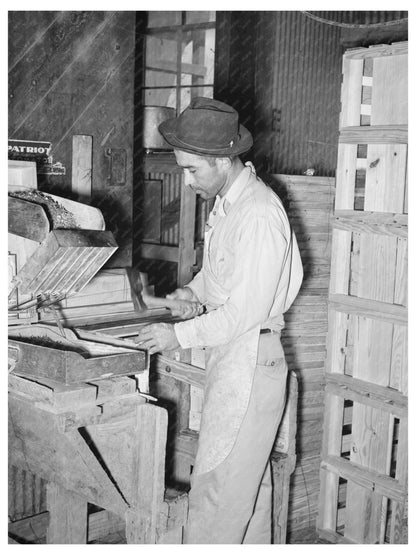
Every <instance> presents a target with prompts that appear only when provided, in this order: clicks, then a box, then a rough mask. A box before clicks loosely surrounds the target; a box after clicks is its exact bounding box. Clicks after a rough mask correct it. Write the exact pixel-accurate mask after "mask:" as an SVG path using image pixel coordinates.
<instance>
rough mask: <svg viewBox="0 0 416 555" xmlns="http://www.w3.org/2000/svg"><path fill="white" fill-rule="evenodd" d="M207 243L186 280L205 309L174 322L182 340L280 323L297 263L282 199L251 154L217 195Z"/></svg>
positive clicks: (298, 277) (222, 337)
mask: <svg viewBox="0 0 416 555" xmlns="http://www.w3.org/2000/svg"><path fill="white" fill-rule="evenodd" d="M204 249H205V254H204V263H203V267H202V269H201V271H200V272H199V273H198V274H197V275H196V276H195V278H194V279H193V280H192V281H191V282H190V283H189V284H188V285H187V287H190V288H191V289H192V290H193V292H194V294H195V295H196V297H197V298H198V299H199V301H200V302H201V303H204V304H205V305H206V309H207V313H206V314H203V315H201V316H199V317H196V318H194V319H192V320H188V321H186V322H180V323H177V324H175V332H176V335H177V338H178V341H179V343H180V345H181V347H183V348H189V347H215V346H218V345H225V344H227V343H230V342H232V341H233V340H234V339H235V338H237V337H239V336H241V335H242V334H244V333H245V332H247V331H249V330H251V329H253V328H255V327H256V326H258V325H260V327H262V328H271V329H276V330H280V329H281V328H282V327H283V323H284V322H283V313H284V312H285V311H286V310H287V309H288V308H289V307H290V305H291V304H292V302H293V300H294V298H295V297H296V295H297V293H298V290H299V288H300V284H301V282H302V277H303V270H302V264H301V259H300V254H299V249H298V246H297V242H296V238H295V236H294V234H293V233H292V231H291V229H290V225H289V222H288V218H287V215H286V212H285V210H284V208H283V206H282V203H281V201H280V199H279V198H278V196H277V195H276V194H275V193H274V192H273V190H272V189H271V188H270V187H267V186H266V185H265V184H264V183H263V181H262V180H260V179H259V178H258V177H257V176H256V173H255V170H254V167H253V165H252V164H251V162H248V163H247V164H246V167H245V168H244V169H243V170H242V171H241V173H240V174H239V175H238V177H237V179H236V180H235V181H234V183H233V184H232V185H231V187H230V189H229V190H228V192H227V193H226V195H224V197H222V198H221V197H219V196H217V198H216V201H215V205H214V208H213V210H212V211H211V213H210V216H209V219H208V222H207V224H206V234H205V246H204Z"/></svg>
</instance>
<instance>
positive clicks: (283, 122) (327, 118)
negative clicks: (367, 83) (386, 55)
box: [272, 12, 342, 176]
mask: <svg viewBox="0 0 416 555" xmlns="http://www.w3.org/2000/svg"><path fill="white" fill-rule="evenodd" d="M341 59H342V48H341V45H340V30H339V28H338V27H335V26H332V25H325V24H322V23H319V22H317V21H314V20H312V19H310V18H308V17H306V16H305V15H304V14H302V13H301V12H278V13H277V14H276V45H275V60H274V74H275V80H274V86H273V99H272V103H273V107H274V108H275V109H276V110H277V111H278V118H279V120H280V123H279V124H278V129H277V131H276V133H275V134H274V148H273V158H272V160H273V163H272V167H273V169H274V171H277V172H280V173H291V174H301V173H303V172H305V171H306V170H307V169H308V168H314V169H315V172H316V175H321V176H333V175H335V168H336V155H337V140H338V117H339V111H340V100H339V98H340V90H341Z"/></svg>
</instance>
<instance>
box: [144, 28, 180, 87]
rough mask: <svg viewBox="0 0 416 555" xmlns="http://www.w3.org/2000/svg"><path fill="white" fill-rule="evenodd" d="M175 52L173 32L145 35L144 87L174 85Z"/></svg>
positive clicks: (175, 42)
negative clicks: (161, 34)
mask: <svg viewBox="0 0 416 555" xmlns="http://www.w3.org/2000/svg"><path fill="white" fill-rule="evenodd" d="M176 53H177V41H176V35H175V34H174V33H166V34H164V35H163V36H159V35H157V36H153V35H151V36H147V37H146V75H145V86H146V87H155V86H159V87H161V86H172V85H176V71H177V59H176Z"/></svg>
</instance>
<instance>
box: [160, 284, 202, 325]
mask: <svg viewBox="0 0 416 555" xmlns="http://www.w3.org/2000/svg"><path fill="white" fill-rule="evenodd" d="M166 298H167V299H172V300H177V301H188V302H186V303H178V307H177V308H171V309H170V310H171V312H172V316H176V317H178V318H181V319H182V320H189V319H190V318H195V316H199V315H200V314H202V313H203V311H204V309H203V306H202V305H201V303H200V302H199V301H198V299H197V297H196V295H194V292H193V291H192V289H191V288H190V287H182V288H179V289H175V291H173V292H172V293H170V294H169V295H166Z"/></svg>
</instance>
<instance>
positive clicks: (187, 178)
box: [183, 168, 194, 185]
mask: <svg viewBox="0 0 416 555" xmlns="http://www.w3.org/2000/svg"><path fill="white" fill-rule="evenodd" d="M183 182H184V184H185V185H192V183H193V182H194V178H193V176H192V174H191V172H190V171H189V170H187V169H186V168H185V169H184V170H183Z"/></svg>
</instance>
